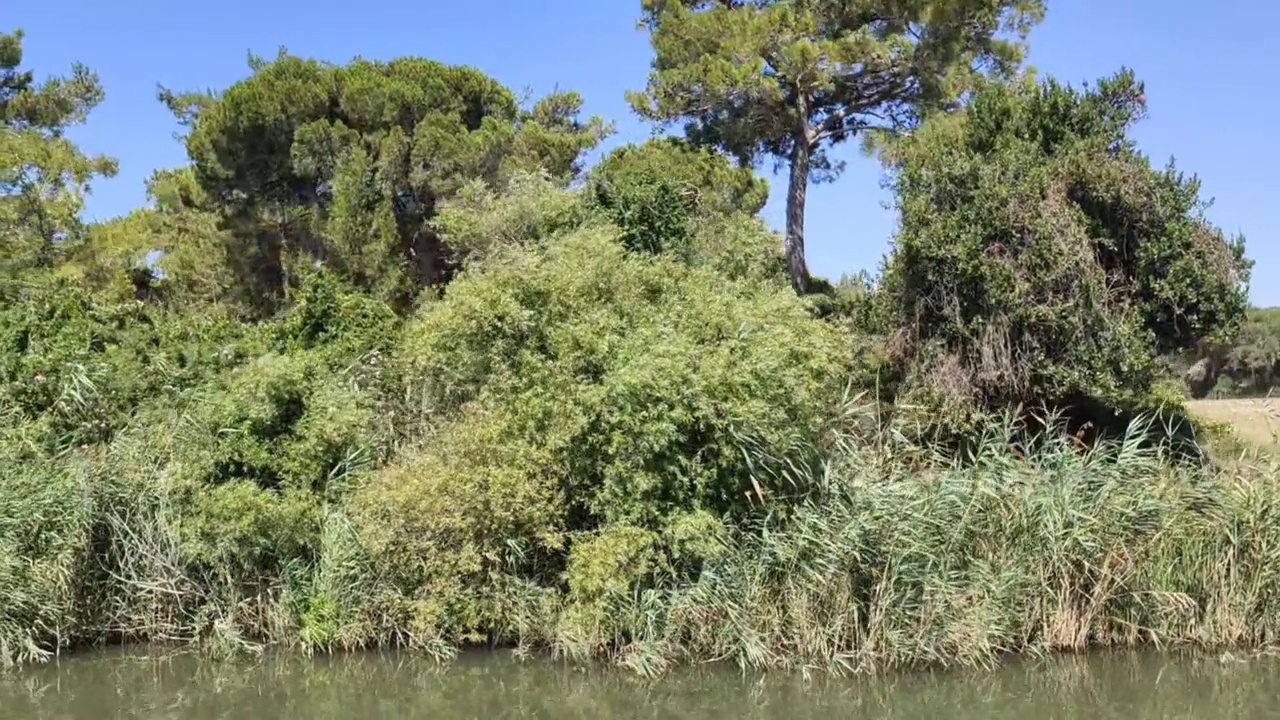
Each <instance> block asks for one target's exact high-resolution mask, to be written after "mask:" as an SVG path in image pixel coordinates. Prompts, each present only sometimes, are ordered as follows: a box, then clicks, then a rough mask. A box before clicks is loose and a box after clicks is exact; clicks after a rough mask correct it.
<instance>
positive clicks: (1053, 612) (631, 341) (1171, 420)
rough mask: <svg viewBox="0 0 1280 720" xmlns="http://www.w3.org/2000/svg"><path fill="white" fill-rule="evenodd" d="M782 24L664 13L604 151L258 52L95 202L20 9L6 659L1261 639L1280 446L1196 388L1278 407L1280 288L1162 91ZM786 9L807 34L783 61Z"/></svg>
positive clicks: (773, 13)
mask: <svg viewBox="0 0 1280 720" xmlns="http://www.w3.org/2000/svg"><path fill="white" fill-rule="evenodd" d="M793 5H794V4H793V3H789V2H785V1H782V0H780V1H779V2H774V3H753V4H743V5H731V4H709V3H700V2H686V3H661V2H650V1H649V0H646V1H645V2H644V3H642V6H643V12H644V16H645V19H646V22H647V27H648V29H649V31H650V33H651V34H652V37H653V45H654V52H655V64H654V71H653V75H652V77H651V79H650V83H649V86H648V87H647V88H646V89H645V90H644V92H642V93H637V94H634V95H633V96H632V97H631V101H632V104H633V105H635V106H636V109H637V112H639V113H640V114H641V115H642V116H644V117H646V118H648V119H650V120H653V121H655V122H657V123H659V124H663V125H669V126H676V125H682V124H684V122H685V121H689V124H688V126H687V128H686V129H687V133H686V137H682V138H681V137H666V138H658V139H653V140H650V141H648V142H645V143H642V144H638V145H625V146H621V147H617V148H614V149H612V150H610V151H609V152H607V153H605V154H604V156H603V157H602V159H601V160H600V161H599V162H597V163H596V164H595V165H593V166H587V165H586V164H585V162H584V160H583V158H584V156H585V154H586V153H587V152H588V151H590V150H592V149H593V148H596V147H598V146H599V144H600V143H601V142H602V141H604V139H605V138H606V137H607V136H608V135H609V133H610V125H609V124H608V123H607V122H605V121H604V120H602V119H600V118H583V117H581V116H580V109H581V107H582V100H581V98H579V97H578V96H577V95H576V94H575V93H572V92H565V93H556V94H553V95H550V96H547V97H545V98H541V99H538V100H535V101H533V102H531V103H527V104H521V103H520V102H518V101H517V99H516V96H515V95H514V94H513V93H511V92H510V91H509V90H508V89H507V88H505V87H503V86H502V85H500V84H499V83H497V82H496V81H494V80H493V79H492V78H489V77H487V76H485V75H484V74H483V73H480V72H479V71H477V70H475V69H473V68H467V67H456V66H448V65H444V64H441V63H437V62H434V61H431V60H427V59H422V58H398V59H396V60H392V61H387V62H371V61H364V60H355V61H352V62H350V63H348V64H345V65H338V64H332V63H327V62H321V61H317V60H312V59H305V58H299V57H295V56H292V55H289V54H288V53H286V52H284V51H282V52H281V54H280V55H279V56H278V57H276V58H275V59H272V60H266V59H263V58H253V59H252V60H251V63H250V73H249V75H248V77H246V78H245V79H244V80H241V81H239V82H237V83H235V84H233V85H232V86H231V87H229V88H226V89H224V90H222V91H219V92H216V93H214V92H210V93H180V92H173V91H169V90H164V91H162V92H161V93H160V100H161V101H162V102H164V103H166V104H167V105H168V106H169V107H170V109H172V110H173V111H174V113H175V116H176V118H177V119H178V120H179V122H180V124H181V126H182V127H183V129H184V133H185V134H184V136H183V139H184V142H185V144H186V148H187V153H188V160H189V163H188V164H187V165H184V166H182V167H180V168H176V169H162V170H157V171H156V173H155V174H154V175H153V176H152V178H151V180H150V181H149V183H148V196H149V202H150V203H151V204H150V205H149V206H148V207H145V208H140V209H137V210H135V211H133V212H131V213H129V214H127V215H124V216H121V217H118V218H113V219H110V220H106V221H101V222H94V223H85V222H83V221H82V220H81V219H80V218H79V210H80V207H81V205H82V202H83V198H84V195H85V193H86V192H87V191H88V185H89V183H90V182H91V181H93V180H94V179H96V178H99V177H109V176H110V175H112V174H113V173H114V171H115V164H114V161H113V160H111V159H110V158H106V157H89V156H86V155H84V154H83V153H81V152H80V150H79V149H78V148H76V147H75V145H74V144H73V143H71V142H70V141H68V140H67V139H66V137H65V135H64V134H63V131H64V130H65V129H66V128H67V127H69V126H71V125H75V124H77V123H80V122H84V121H85V120H86V119H87V117H88V114H89V111H90V110H91V109H92V108H93V106H94V105H96V104H97V103H98V102H100V101H101V99H102V96H103V91H102V88H100V87H99V85H98V82H97V78H96V76H94V75H93V74H92V72H91V71H89V70H88V69H86V68H83V67H80V66H77V67H76V68H75V69H74V70H73V73H72V74H71V75H69V76H67V77H64V78H55V79H52V80H49V81H46V82H43V83H40V82H37V81H36V79H35V76H34V74H33V73H31V72H28V71H25V70H23V69H21V62H22V52H21V49H22V35H21V33H13V34H9V35H0V120H2V121H3V126H2V128H0V133H2V134H0V236H2V237H3V245H2V246H0V667H5V668H7V667H11V666H14V665H17V664H22V663H28V662H38V661H43V660H47V659H49V658H51V657H54V656H55V655H58V654H61V653H64V652H70V651H73V650H74V649H76V648H83V647H89V646H95V645H101V644H104V643H135V642H142V643H146V642H155V643H166V644H167V643H177V644H181V645H193V646H196V647H201V648H205V649H208V650H210V651H213V652H217V653H229V654H235V653H241V652H250V653H252V652H256V651H259V650H261V649H262V648H263V647H265V646H276V647H281V648H287V649H291V650H299V651H303V652H336V651H342V650H349V649H358V648H376V647H393V646H394V647H402V648H409V649H412V650H414V651H415V652H420V653H422V654H424V655H426V656H432V657H437V658H441V659H446V658H448V657H451V656H452V655H453V653H454V652H456V650H457V649H459V648H468V647H485V646H498V645H501V646H508V647H515V648H516V649H517V650H518V651H519V652H521V653H524V652H549V653H551V654H552V655H553V656H555V657H559V658H564V659H569V660H574V661H604V662H607V663H609V664H612V665H617V666H621V667H624V668H627V669H629V670H632V671H634V672H636V673H639V674H642V675H658V674H662V673H663V672H666V671H668V670H670V669H671V668H674V667H677V666H681V665H685V664H692V663H705V662H715V661H723V662H729V663H736V664H738V665H741V666H743V667H747V668H756V669H784V668H796V667H803V668H806V669H815V668H817V669H825V670H829V671H833V672H858V671H868V670H873V669H877V668H906V667H916V666H921V665H930V666H933V665H942V666H988V665H990V664H991V663H993V662H996V661H998V659H999V658H1001V657H1002V656H1004V655H1007V654H1010V653H1021V654H1042V653H1048V652H1055V651H1079V650H1086V649H1090V648H1107V647H1136V646H1156V647H1176V646H1190V647H1197V648H1214V649H1221V648H1266V647H1270V646H1273V645H1274V644H1275V643H1276V638H1277V634H1278V632H1280V627H1277V623H1280V594H1277V593H1278V592H1280V591H1277V590H1275V588H1280V487H1277V486H1278V485H1280V472H1278V470H1280V467H1278V466H1277V464H1276V462H1275V461H1274V459H1273V458H1272V456H1271V453H1270V445H1274V443H1271V444H1270V445H1268V444H1267V443H1264V442H1261V441H1259V440H1258V439H1257V437H1256V436H1255V437H1253V438H1250V437H1249V436H1248V433H1243V432H1242V433H1239V434H1238V435H1233V434H1232V433H1231V431H1230V429H1229V428H1227V427H1226V426H1225V425H1223V424H1220V423H1219V421H1218V420H1217V419H1212V418H1210V419H1206V420H1201V419H1197V418H1196V417H1195V411H1194V410H1192V411H1191V412H1188V408H1189V407H1194V406H1193V405H1190V404H1189V403H1188V399H1189V398H1191V397H1193V396H1194V397H1204V396H1206V395H1208V394H1213V393H1214V392H1216V393H1217V394H1219V395H1222V394H1230V393H1243V392H1249V391H1251V390H1250V389H1252V390H1258V389H1259V388H1263V387H1269V385H1270V382H1271V379H1270V378H1271V374H1270V373H1271V370H1270V368H1271V366H1272V365H1274V362H1275V360H1274V358H1273V357H1272V356H1271V355H1269V354H1268V353H1269V350H1268V348H1269V347H1270V345H1269V339H1268V338H1269V337H1270V335H1269V334H1268V331H1267V328H1268V327H1270V326H1269V324H1268V323H1269V319H1268V318H1270V317H1271V315H1269V314H1267V312H1266V311H1257V310H1251V309H1250V308H1249V307H1248V303H1247V297H1248V292H1247V288H1248V280H1249V271H1250V268H1251V262H1250V261H1249V260H1248V259H1247V258H1246V257H1245V255H1244V242H1243V239H1242V238H1239V237H1228V236H1226V235H1224V234H1223V233H1222V232H1221V230H1219V229H1218V228H1216V227H1214V226H1213V225H1211V224H1210V223H1209V222H1208V221H1207V220H1206V219H1205V218H1204V215H1203V209H1204V203H1203V201H1202V200H1201V198H1200V197H1199V184H1198V182H1197V181H1196V180H1195V178H1194V177H1187V176H1185V175H1184V174H1183V173H1182V172H1180V171H1178V170H1177V169H1176V168H1174V167H1173V166H1169V167H1167V168H1156V167H1154V166H1152V164H1151V163H1150V161H1149V160H1148V159H1147V157H1146V156H1145V155H1143V154H1142V153H1141V152H1140V151H1139V150H1138V148H1137V147H1136V145H1135V144H1134V143H1133V142H1132V141H1131V140H1130V139H1129V137H1128V132H1129V129H1130V127H1131V126H1132V125H1133V124H1134V123H1135V122H1137V121H1138V120H1139V119H1141V117H1142V116H1143V115H1144V114H1145V108H1146V106H1145V103H1146V96H1145V91H1144V90H1143V87H1142V85H1141V83H1140V82H1139V81H1138V80H1137V79H1136V78H1135V77H1134V75H1133V74H1132V73H1131V72H1129V71H1127V70H1121V71H1119V72H1117V73H1116V74H1115V75H1113V76H1111V77H1107V78H1103V79H1101V80H1099V81H1098V82H1097V83H1096V84H1095V85H1093V86H1085V87H1083V88H1073V87H1070V86H1067V85H1064V84H1061V83H1059V82H1057V81H1055V80H1053V79H1052V78H1048V79H1037V78H1035V77H1032V76H1030V75H1027V74H1025V73H1022V72H1021V70H1020V69H1019V63H1020V60H1021V57H1022V53H1023V52H1024V51H1025V48H1024V46H1023V44H1022V40H1023V39H1025V37H1026V34H1027V32H1028V31H1029V30H1030V28H1031V26H1033V25H1034V24H1035V23H1036V22H1038V21H1039V18H1040V17H1041V16H1042V15H1043V12H1044V8H1043V5H1041V4H1040V3H1038V2H1031V1H1029V0H1020V1H1018V2H1008V1H1004V0H984V1H982V2H979V1H978V0H973V1H972V2H966V3H960V4H958V5H956V7H955V8H953V11H951V12H947V13H934V12H928V11H927V7H926V8H925V9H924V10H921V16H920V17H918V18H909V19H908V20H910V21H911V28H912V30H911V32H907V31H906V30H905V29H901V28H900V29H899V30H896V31H895V30H894V28H893V27H891V26H885V25H882V24H876V23H875V22H872V21H869V20H866V19H865V18H860V17H850V16H849V15H848V13H843V12H838V11H837V10H838V9H837V8H835V6H834V5H833V6H831V7H827V6H826V5H823V4H821V3H819V4H815V5H812V6H805V7H806V8H807V9H804V10H803V12H801V11H800V10H797V7H798V6H793ZM918 5H923V6H927V5H928V4H927V3H925V4H918ZM912 7H913V8H914V7H915V6H914V5H913V6H912ZM815 13H816V14H821V13H833V15H832V16H831V17H825V16H823V17H818V16H816V15H815ZM872 25H874V26H875V27H872ZM873 31H874V32H873ZM761 32H764V34H765V36H768V37H795V38H798V39H797V40H796V42H795V44H794V47H790V49H789V50H788V54H787V56H786V57H787V58H789V59H788V60H787V63H783V64H782V65H780V66H776V67H774V66H772V65H771V66H770V67H772V69H771V70H770V71H768V72H766V71H765V67H766V65H767V63H766V59H767V57H766V56H768V55H769V53H771V52H772V50H771V49H770V48H771V47H772V46H771V45H770V44H769V43H762V42H761V37H762V36H761V35H760V33H761ZM921 37H924V38H929V39H932V40H931V41H930V42H924V41H920V40H919V38H921ZM869 38H870V39H869ZM712 41H715V42H712ZM708 43H710V45H709V44H708ZM708 46H715V47H720V48H723V52H724V53H727V55H726V56H725V57H711V58H710V59H706V58H703V60H697V61H695V60H693V59H691V58H693V57H695V56H697V57H702V56H701V55H698V54H697V53H695V52H693V51H694V50H696V49H697V48H700V47H708ZM888 49H892V50H893V52H888ZM691 53H693V54H691ZM757 56H759V57H758V62H756V63H755V64H754V65H753V64H751V63H745V64H744V63H740V62H737V61H736V60H735V59H736V58H740V57H757ZM731 60H734V62H732V63H731V62H730V61H731ZM700 63H701V64H700ZM726 63H728V65H726ZM867 63H871V64H870V65H868V64H867ZM730 66H732V67H734V68H738V70H739V72H732V73H731V72H724V70H725V68H726V67H730ZM855 66H856V67H862V68H873V69H874V72H871V71H867V72H853V71H852V70H850V68H853V67H855ZM980 66H981V67H983V68H984V71H983V72H978V71H977V70H975V69H974V68H976V67H980ZM751 68H755V70H751ZM806 68H807V69H806ZM840 68H845V70H844V71H841V70H840ZM920 68H931V69H932V70H930V72H933V71H937V74H936V76H933V75H930V76H923V77H922V76H920V75H919V73H920V72H921V70H920ZM828 72H829V73H834V74H833V75H832V76H831V77H827V78H825V79H822V78H819V79H818V80H814V79H813V78H814V77H815V76H816V75H815V74H821V73H828ZM842 73H843V74H842ZM868 73H869V74H868ZM788 74H790V75H788ZM788 78H791V79H788ZM797 78H798V79H797ZM801 81H803V82H801ZM805 83H812V84H805ZM868 83H870V85H868ZM877 83H878V84H877ZM860 84H861V85H860ZM872 86H874V87H872ZM744 88H745V89H744ZM787 88H790V90H788V91H787V92H783V90H786V89H787ZM824 88H825V89H824ZM746 90H751V92H746ZM872 90H874V92H871V91H872ZM869 97H875V98H877V99H876V101H875V102H874V103H872V102H871V101H869V100H868V99H867V98H869ZM744 98H746V99H745V100H744ZM961 100H963V102H961ZM742 103H747V106H743V105H742ZM815 103H816V104H815ZM703 107H713V108H715V109H716V111H715V112H710V113H704V112H701V111H700V110H698V108H703ZM852 139H858V140H861V141H864V142H866V143H867V145H868V147H869V148H871V149H873V150H874V151H875V152H876V153H877V154H878V156H879V157H880V159H881V160H882V161H883V162H884V164H885V167H886V170H887V171H888V173H889V174H890V176H891V178H892V187H893V192H894V198H895V203H896V205H897V209H898V211H899V214H900V218H901V220H900V227H899V229H898V231H897V233H896V234H895V236H894V238H893V242H892V245H891V248H890V251H889V253H888V254H887V255H886V257H885V259H884V263H883V265H882V267H881V268H880V270H879V272H878V274H876V275H874V276H872V275H870V274H867V273H862V274H860V275H857V276H853V277H844V278H841V279H840V280H839V281H838V282H836V283H830V282H827V281H826V280H824V279H822V278H816V277H811V276H810V275H809V273H808V270H807V266H806V265H805V261H804V257H803V248H804V242H803V209H804V207H803V206H804V190H805V188H806V187H807V184H808V182H809V181H810V179H811V178H818V177H820V176H823V175H824V174H829V173H831V172H833V170H834V168H833V167H832V166H831V165H830V162H829V160H828V158H827V157H826V155H825V153H826V152H827V151H828V150H829V149H830V147H831V146H832V145H834V144H836V143H839V142H843V141H846V140H852ZM769 156H774V157H775V158H778V159H782V160H783V162H784V164H787V165H788V166H789V167H790V169H791V170H792V172H791V174H790V180H789V185H788V187H787V189H786V192H787V199H788V214H787V215H788V218H787V228H786V231H785V233H781V234H780V233H776V232H774V231H772V230H770V229H769V228H768V227H767V226H766V225H765V223H764V222H763V220H762V219H761V218H760V216H759V213H760V210H761V208H762V207H763V206H764V204H765V201H766V198H767V197H768V193H769V188H768V186H767V184H766V183H765V181H764V180H762V179H760V178H759V177H757V176H756V175H755V174H754V172H753V168H754V167H755V166H756V165H758V163H759V162H761V161H763V160H764V159H767V158H768V157H769ZM1193 367H1195V368H1198V370H1196V371H1195V372H1192V371H1191V368H1193ZM1213 388H1217V390H1213Z"/></svg>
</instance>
